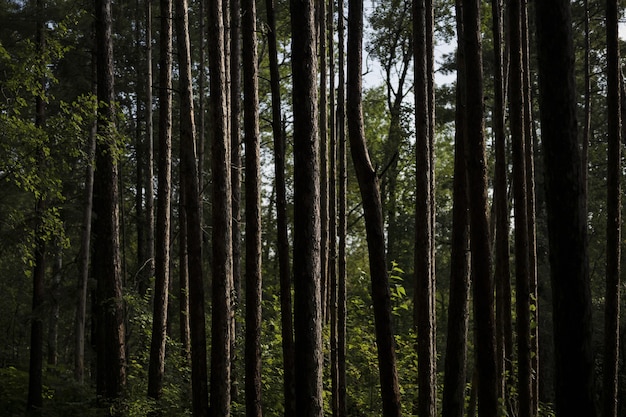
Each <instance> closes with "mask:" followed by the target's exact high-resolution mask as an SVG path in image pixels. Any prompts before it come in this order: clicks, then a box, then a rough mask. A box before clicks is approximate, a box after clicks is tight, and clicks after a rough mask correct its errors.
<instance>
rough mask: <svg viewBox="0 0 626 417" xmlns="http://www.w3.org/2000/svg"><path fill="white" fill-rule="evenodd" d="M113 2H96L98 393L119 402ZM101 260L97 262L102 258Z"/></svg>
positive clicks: (122, 361) (122, 360)
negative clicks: (98, 104)
mask: <svg viewBox="0 0 626 417" xmlns="http://www.w3.org/2000/svg"><path fill="white" fill-rule="evenodd" d="M111 30H112V16H111V2H110V0H98V1H97V2H96V51H97V74H98V76H97V78H98V82H97V84H98V102H99V103H100V106H99V107H98V134H99V135H100V137H104V138H106V140H100V141H98V144H97V146H96V170H95V177H94V193H93V203H94V216H93V226H92V230H93V240H94V245H93V255H94V256H92V259H93V261H92V264H91V268H92V276H93V277H94V278H95V279H96V281H97V283H98V284H97V285H98V288H97V292H96V295H97V301H96V304H97V314H98V318H97V339H96V340H97V343H96V346H97V347H98V351H97V361H98V366H97V375H96V377H97V387H96V389H97V392H98V394H100V395H102V396H104V397H105V398H106V399H114V398H118V397H119V396H120V395H121V392H122V388H123V386H124V385H125V380H126V351H125V338H124V336H125V331H124V317H123V301H122V273H121V270H122V268H121V260H120V240H119V231H120V220H119V193H118V186H119V180H118V165H117V161H116V158H115V155H116V148H117V144H116V143H115V135H114V133H115V118H114V92H113V42H112V37H111ZM96 255H97V256H96Z"/></svg>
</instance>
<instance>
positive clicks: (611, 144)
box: [602, 0, 622, 417]
mask: <svg viewBox="0 0 626 417" xmlns="http://www.w3.org/2000/svg"><path fill="white" fill-rule="evenodd" d="M619 10H620V8H619V0H607V2H606V44H607V119H608V123H607V125H608V149H607V152H608V168H607V208H606V211H607V215H606V218H607V223H606V240H607V242H606V247H607V250H606V251H607V252H606V295H605V305H604V367H603V377H604V381H603V389H602V391H603V396H604V397H603V416H604V417H616V416H617V403H618V399H617V393H618V390H617V387H618V366H619V321H620V287H621V285H620V255H621V233H620V231H621V223H622V221H621V220H622V219H621V187H620V176H621V146H622V145H621V132H620V129H621V117H620V113H621V112H620V53H619V37H618V20H619Z"/></svg>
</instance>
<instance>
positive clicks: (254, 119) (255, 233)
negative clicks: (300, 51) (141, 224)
mask: <svg viewBox="0 0 626 417" xmlns="http://www.w3.org/2000/svg"><path fill="white" fill-rule="evenodd" d="M241 6H242V9H241V10H242V38H243V48H242V53H243V58H242V62H243V93H244V99H243V101H244V137H245V139H244V141H245V147H246V169H245V172H246V174H245V175H246V181H245V184H246V347H245V368H246V372H245V373H246V416H249V417H261V416H262V415H263V413H262V409H261V296H262V293H261V282H262V278H261V174H260V164H261V162H260V147H261V138H260V133H259V92H258V90H259V89H258V81H257V80H258V69H257V60H258V56H257V55H258V54H257V39H256V6H255V0H242V2H241Z"/></svg>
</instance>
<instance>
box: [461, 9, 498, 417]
mask: <svg viewBox="0 0 626 417" xmlns="http://www.w3.org/2000/svg"><path fill="white" fill-rule="evenodd" d="M464 6H465V7H464V9H463V26H464V30H463V32H464V35H465V36H464V39H463V41H462V47H463V48H464V51H465V62H466V84H465V85H466V94H467V96H466V97H467V98H466V114H465V117H466V128H467V150H466V155H467V177H468V181H469V187H468V191H469V193H470V194H469V213H470V248H471V252H472V281H473V284H474V290H473V295H474V322H475V332H476V333H475V334H476V360H477V368H478V379H479V381H480V382H479V385H478V414H479V415H480V416H481V417H492V416H493V417H495V416H496V415H497V414H498V389H497V360H496V346H495V343H496V340H495V323H494V296H493V282H492V275H491V274H492V273H491V253H490V248H489V226H488V221H487V165H486V161H485V138H484V132H483V123H484V121H483V116H484V115H483V71H482V55H481V54H482V41H481V34H480V7H479V6H480V2H479V1H478V0H471V1H468V2H465V3H464Z"/></svg>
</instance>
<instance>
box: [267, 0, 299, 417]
mask: <svg viewBox="0 0 626 417" xmlns="http://www.w3.org/2000/svg"><path fill="white" fill-rule="evenodd" d="M265 3H266V8H267V26H268V31H267V43H268V50H269V61H270V88H271V93H272V132H273V134H274V176H275V180H274V181H275V185H274V186H275V187H276V228H277V235H278V242H277V247H278V268H279V272H278V273H279V281H280V321H281V336H282V349H283V367H284V373H283V395H284V398H285V415H284V417H295V416H296V398H295V348H294V340H293V316H292V303H291V275H290V271H289V269H290V268H289V259H290V258H289V236H288V229H287V222H288V219H287V190H286V185H285V156H286V155H285V147H286V140H285V135H284V134H283V130H282V116H281V97H280V73H279V68H278V51H277V43H276V42H277V40H276V16H275V14H276V13H275V11H274V0H267V1H266V2H265Z"/></svg>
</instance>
